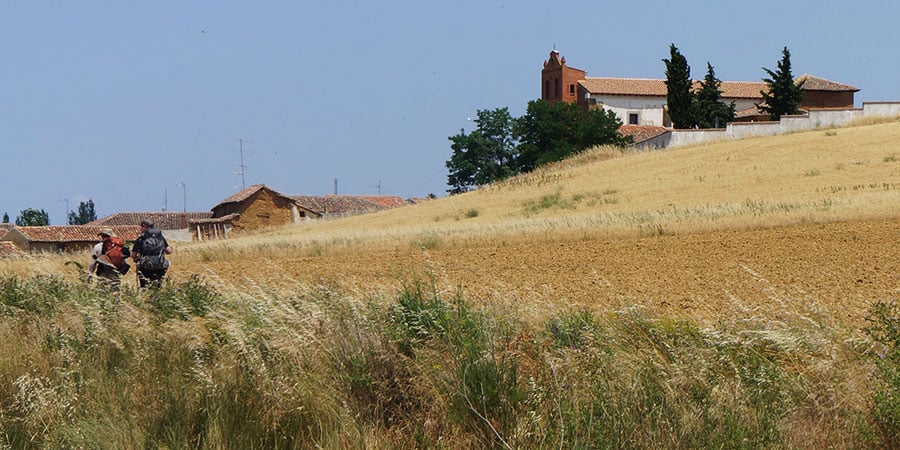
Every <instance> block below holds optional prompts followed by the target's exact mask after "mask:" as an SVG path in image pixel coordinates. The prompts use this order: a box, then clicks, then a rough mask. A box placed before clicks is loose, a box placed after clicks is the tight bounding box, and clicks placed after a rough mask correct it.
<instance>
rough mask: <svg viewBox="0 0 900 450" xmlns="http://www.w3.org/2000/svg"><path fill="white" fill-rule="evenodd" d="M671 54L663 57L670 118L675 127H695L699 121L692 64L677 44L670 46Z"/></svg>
mask: <svg viewBox="0 0 900 450" xmlns="http://www.w3.org/2000/svg"><path fill="white" fill-rule="evenodd" d="M669 55H670V59H663V62H664V63H666V104H667V105H668V108H669V118H671V119H672V126H674V127H675V128H693V127H694V125H696V124H697V123H696V121H695V120H694V114H693V113H694V94H693V92H692V90H691V88H692V87H693V86H692V85H693V81H692V80H691V66H689V65H688V63H687V59H686V58H685V57H684V56H683V55H682V54H681V52H680V51H678V48H677V47H675V44H671V45H670V46H669Z"/></svg>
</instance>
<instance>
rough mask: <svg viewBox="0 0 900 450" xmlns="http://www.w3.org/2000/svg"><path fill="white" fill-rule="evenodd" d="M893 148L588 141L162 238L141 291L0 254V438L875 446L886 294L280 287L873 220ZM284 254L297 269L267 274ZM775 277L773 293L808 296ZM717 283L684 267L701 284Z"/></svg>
mask: <svg viewBox="0 0 900 450" xmlns="http://www.w3.org/2000/svg"><path fill="white" fill-rule="evenodd" d="M897 139H900V122H897V121H893V122H889V123H882V124H874V125H866V126H859V127H851V128H846V129H836V130H818V131H814V132H809V133H797V134H792V135H785V136H778V137H774V138H766V139H748V140H744V141H738V142H728V143H720V144H710V145H704V146H699V147H696V148H686V149H678V150H672V151H660V152H648V153H627V154H626V153H622V152H619V151H618V150H611V149H599V150H597V151H594V152H589V153H586V154H583V155H580V156H578V157H576V158H574V159H571V160H568V161H565V162H563V163H561V164H558V165H555V166H553V167H548V168H544V169H541V170H539V171H536V172H534V173H531V174H527V175H524V176H522V177H517V178H514V179H512V180H509V181H507V182H504V183H500V184H498V185H495V186H490V187H487V188H485V189H481V190H479V191H476V192H472V193H468V194H464V195H460V196H455V197H452V198H447V199H441V200H438V201H435V202H430V203H426V204H423V205H417V206H414V207H408V208H401V209H398V210H393V211H387V212H383V213H378V214H373V215H369V216H365V217H359V218H349V219H344V220H335V221H329V222H324V223H313V224H307V225H304V226H301V227H294V228H290V229H284V230H272V231H271V232H268V233H263V234H260V235H257V236H250V237H246V238H240V239H233V240H228V241H222V242H208V243H199V244H196V243H195V244H185V245H183V246H180V248H179V249H178V250H177V252H176V254H175V255H173V265H174V266H173V267H176V268H177V270H175V271H174V272H173V274H172V281H171V282H170V283H169V284H167V285H166V286H164V288H163V289H160V290H158V291H148V292H139V291H137V290H135V288H134V286H133V284H131V283H126V285H125V286H124V288H123V290H122V291H121V292H118V293H113V292H108V291H106V290H104V289H102V288H101V287H99V286H97V285H95V284H92V283H89V282H87V280H85V279H83V278H81V277H80V276H79V275H80V272H81V270H79V269H78V268H77V267H74V266H75V265H74V264H70V263H69V260H71V259H73V256H72V255H63V256H56V255H46V256H35V257H32V256H29V257H27V258H23V259H21V260H0V346H2V348H0V352H2V353H0V354H2V356H0V448H11V449H19V448H53V449H56V448H172V449H175V448H178V449H181V448H197V449H220V448H221V449H224V448H229V449H230V448H235V449H247V448H251V449H252V448H259V449H271V448H399V449H406V448H446V449H457V448H466V449H468V448H815V449H818V448H879V447H880V448H897V447H898V446H900V395H897V392H900V391H898V389H900V331H898V330H900V308H898V306H897V305H896V303H894V301H896V298H895V297H893V298H892V297H890V295H892V294H887V295H888V297H887V298H881V297H880V295H881V294H879V298H874V299H873V298H869V297H861V298H857V297H852V298H851V296H850V294H848V299H847V307H850V306H851V305H850V304H851V303H852V306H853V307H859V308H864V309H863V310H864V311H868V313H867V319H866V321H865V326H850V325H848V323H846V322H844V321H843V320H844V319H838V318H836V317H835V315H833V311H831V310H825V309H821V308H818V307H817V306H816V305H817V301H816V300H817V299H818V298H817V296H819V297H821V291H816V290H815V286H810V288H808V289H804V290H802V292H800V294H802V296H801V297H802V300H803V301H796V302H795V301H787V300H790V299H793V297H791V298H787V297H785V298H781V296H779V295H778V292H777V291H772V289H774V288H773V287H772V285H769V284H767V283H764V282H763V281H765V278H764V277H763V275H766V273H764V272H763V270H762V269H757V270H750V269H749V267H750V266H747V267H748V269H747V270H745V271H744V272H742V273H746V274H747V275H745V276H744V277H743V278H746V279H748V281H747V282H748V283H753V284H754V288H755V289H756V290H757V291H761V292H763V293H768V292H772V293H771V294H770V297H775V300H776V301H779V302H782V300H785V301H783V302H782V303H784V304H783V305H782V307H780V308H778V309H777V310H776V311H764V312H765V313H766V314H751V315H745V316H734V317H731V316H729V315H727V314H723V315H721V316H716V318H715V320H705V321H702V322H701V321H698V320H694V319H693V318H692V317H691V315H690V312H691V311H687V312H685V313H684V314H682V315H679V316H678V317H677V318H675V317H666V316H660V315H657V314H654V313H653V312H651V311H650V310H647V309H642V308H641V307H637V306H628V305H629V304H633V303H630V302H629V301H628V300H629V299H630V297H627V296H621V297H622V298H623V299H625V300H624V301H623V302H622V303H621V304H617V306H615V307H604V308H600V307H589V306H590V303H589V302H584V303H579V304H576V305H574V306H573V304H566V303H565V302H552V301H548V299H547V298H544V297H539V296H540V295H548V296H553V295H555V294H558V293H555V292H550V293H547V292H543V291H539V290H532V291H527V290H526V291H522V292H517V293H516V296H515V297H514V298H513V297H512V296H509V297H504V296H503V295H500V294H497V295H494V296H490V297H488V298H477V299H475V298H470V296H471V295H472V292H471V291H470V292H467V291H465V290H463V289H462V288H459V289H453V288H450V289H448V288H447V283H448V282H449V283H453V282H455V281H456V280H453V279H449V280H448V279H441V280H438V278H439V275H440V274H435V277H434V278H429V277H428V276H423V275H421V274H422V273H425V274H427V273H428V272H429V271H430V270H431V269H432V267H431V266H427V265H423V267H409V268H408V269H409V273H419V274H420V275H412V276H409V278H403V277H404V276H403V275H398V277H397V278H396V279H393V280H389V281H391V282H392V283H386V284H385V285H391V284H393V285H395V286H399V287H397V288H396V289H369V287H370V286H358V285H355V284H354V283H355V282H356V281H357V280H365V279H366V278H362V277H359V278H352V277H348V278H347V279H345V280H341V282H331V279H326V278H321V279H312V278H304V277H302V276H301V275H303V269H304V265H311V264H320V265H321V266H322V267H331V266H328V264H327V263H328V262H329V261H331V260H335V259H343V260H346V259H349V257H350V256H352V255H354V254H357V253H362V252H360V249H362V248H366V249H371V248H375V249H379V250H382V249H383V250H385V251H387V250H389V251H391V252H393V253H394V254H397V255H405V254H407V253H416V254H418V255H423V254H424V255H426V256H427V255H428V254H429V252H430V253H431V254H437V253H438V251H444V252H448V253H452V252H453V251H454V250H456V251H458V250H462V249H467V248H472V247H475V248H478V249H482V248H484V249H486V251H484V252H476V253H471V254H474V255H481V256H480V257H487V256H486V255H490V254H491V253H492V250H493V249H495V248H496V247H497V246H498V245H504V243H509V242H513V241H526V242H528V243H529V244H533V245H534V246H537V247H541V246H546V247H549V248H558V247H559V246H558V245H557V244H559V243H560V242H571V241H572V237H573V236H574V239H575V241H574V242H589V241H591V240H594V239H607V240H611V241H615V240H617V239H619V238H621V237H622V236H624V235H628V236H634V235H637V236H647V239H649V240H652V241H651V242H652V243H654V244H657V243H660V242H662V241H664V240H665V243H667V244H669V243H673V242H675V241H676V240H677V238H678V237H680V236H681V235H687V234H691V233H698V234H700V237H699V238H698V239H699V240H691V241H690V242H699V241H702V240H703V236H702V233H703V232H704V231H707V230H753V229H759V228H767V227H772V228H777V227H779V226H783V225H791V224H809V223H822V222H842V221H849V220H851V219H854V218H874V219H878V218H889V219H893V218H896V217H897V213H898V211H900V209H898V206H900V162H898V160H897V150H896V144H895V143H896V142H897ZM885 223H889V224H894V223H896V222H895V221H886V222H885ZM888 235H889V234H888ZM663 237H665V239H663ZM788 237H790V236H788ZM669 238H672V239H669ZM857 238H858V236H857V235H856V234H848V236H847V239H849V242H854V239H857ZM832 244H834V243H832ZM838 244H839V243H838ZM838 244H835V245H838ZM491 246H494V247H491ZM695 246H699V244H696V245H695ZM884 246H886V248H890V247H891V246H893V247H894V248H896V246H897V243H896V241H891V240H890V239H888V240H885V242H884ZM652 247H653V246H644V247H642V248H646V249H647V250H642V251H646V252H651V251H652V250H650V249H651V248H652ZM612 248H615V247H612ZM816 248H817V249H819V250H821V251H823V252H824V251H826V249H830V248H832V245H829V246H826V245H819V246H816ZM848 248H849V247H848ZM854 248H855V247H854ZM865 248H868V247H865ZM710 251H712V250H710ZM547 254H548V255H552V252H548V253H547ZM854 254H855V253H854ZM896 254H897V253H891V252H889V251H886V252H883V253H879V255H883V256H884V258H885V259H887V258H890V257H891V256H892V255H896ZM301 256H302V258H301ZM649 256H650V258H649V259H648V260H647V261H650V262H649V263H647V264H659V265H661V264H663V263H667V261H662V260H659V261H657V260H655V259H654V258H653V257H654V256H656V254H651V255H649ZM704 256H707V257H708V256H709V255H699V256H698V257H697V258H695V259H696V260H701V259H704ZM765 256H766V257H768V256H771V255H770V254H768V253H766V254H765ZM826 256H833V255H832V254H831V253H829V254H828V255H826ZM549 257H552V256H548V258H549ZM74 258H75V259H78V258H80V256H77V257H74ZM84 258H85V259H86V258H87V256H86V255H84ZM748 259H750V257H749V256H746V255H744V256H742V257H740V258H738V259H737V262H738V263H745V262H746V261H747V260H748ZM764 259H765V258H762V259H760V260H759V262H758V265H760V266H764V263H765V261H764ZM751 260H754V261H756V260H755V259H751ZM298 261H299V262H298ZM360 261H362V262H361V263H360V264H365V261H366V260H365V259H363V260H360ZM598 261H604V260H603V259H598ZM791 261H793V260H791ZM505 262H506V263H509V261H505ZM803 262H804V263H808V262H809V261H803ZM550 263H551V264H552V263H553V261H550ZM675 263H677V264H683V262H680V261H676V262H675ZM289 264H296V265H295V266H294V269H296V270H295V272H294V274H299V275H290V274H288V273H286V272H287V271H284V273H282V272H280V271H278V270H271V271H270V270H268V268H285V267H287V266H288V265H289ZM794 265H795V266H797V265H799V262H795V264H794ZM871 265H873V266H876V265H877V266H878V267H880V269H879V270H880V271H881V272H891V271H892V270H893V269H892V268H894V267H896V262H895V261H893V260H892V261H873V262H872V264H871ZM691 266H693V265H691ZM696 266H697V267H701V268H702V267H704V266H702V265H700V264H696ZM519 267H525V268H526V269H527V267H529V266H527V264H515V265H512V270H513V271H515V270H519V271H526V272H527V270H526V269H516V268H519ZM660 267H663V266H660ZM753 267H754V268H755V267H756V266H755V265H754V266H753ZM781 267H790V265H786V266H775V268H776V269H778V270H780V268H781ZM822 267H834V266H828V265H825V264H823V266H822ZM600 269H602V268H600ZM633 270H637V269H633ZM795 270H796V269H795ZM773 271H774V270H773ZM660 272H661V273H662V271H660ZM881 272H872V273H874V276H875V279H877V280H891V278H890V277H891V276H893V277H896V273H893V274H892V273H881ZM796 273H798V272H794V273H793V274H792V273H788V274H787V275H786V276H785V279H787V280H789V283H790V286H806V284H803V283H801V282H800V281H796V282H795V281H790V278H791V276H792V275H796ZM865 273H868V272H865ZM725 274H727V272H719V273H718V274H714V273H711V272H709V271H704V270H703V269H698V273H696V274H694V273H688V274H687V275H688V278H692V276H694V275H695V276H696V278H695V279H696V280H699V281H698V283H700V284H702V282H704V281H707V280H706V279H707V278H709V277H716V279H715V280H711V281H715V283H711V284H714V285H715V286H716V287H718V285H719V284H721V283H724V282H725V281H724V280H726V278H725ZM338 275H340V274H338ZM527 275H528V274H527V273H525V276H527ZM826 275H827V274H826ZM485 276H486V277H488V278H490V277H496V276H497V275H496V274H495V273H488V274H485ZM845 278H846V277H845ZM485 279H487V278H485ZM626 279H627V278H626ZM733 279H742V278H733ZM848 279H850V278H848ZM315 280H318V281H315ZM728 280H731V279H728ZM801 281H802V280H801ZM850 281H851V282H852V283H856V282H857V281H856V279H855V278H852V279H850ZM863 281H866V280H863V279H860V280H859V282H860V283H862V282H863ZM659 284H660V285H661V287H662V289H663V290H665V289H666V288H667V286H669V289H671V285H666V284H665V282H663V281H660V283H659ZM812 284H814V283H812ZM842 286H843V285H842ZM731 288H732V286H725V289H726V294H727V293H729V292H736V291H735V290H733V289H731ZM890 289H891V288H890V287H888V288H886V289H884V290H878V291H872V292H880V293H884V292H887V293H895V292H898V291H896V290H890ZM607 290H610V289H608V288H607ZM597 292H599V291H598V288H594V290H592V291H588V292H585V293H584V295H586V296H590V295H594V294H595V293H597ZM792 292H793V291H792ZM864 292H870V291H864ZM615 294H616V295H619V294H618V293H615ZM716 295H718V296H722V295H723V294H722V292H717V294H716ZM557 296H558V295H557ZM619 296H620V295H619ZM663 300H665V299H663ZM691 300H696V299H691ZM709 300H710V301H712V300H714V298H713V296H709ZM892 300H893V301H892ZM747 306H748V308H751V309H752V308H765V305H758V304H750V305H747Z"/></svg>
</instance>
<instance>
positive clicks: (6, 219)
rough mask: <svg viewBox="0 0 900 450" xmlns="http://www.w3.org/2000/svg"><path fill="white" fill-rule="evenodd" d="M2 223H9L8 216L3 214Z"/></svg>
mask: <svg viewBox="0 0 900 450" xmlns="http://www.w3.org/2000/svg"><path fill="white" fill-rule="evenodd" d="M3 223H9V214H7V213H5V212H4V213H3Z"/></svg>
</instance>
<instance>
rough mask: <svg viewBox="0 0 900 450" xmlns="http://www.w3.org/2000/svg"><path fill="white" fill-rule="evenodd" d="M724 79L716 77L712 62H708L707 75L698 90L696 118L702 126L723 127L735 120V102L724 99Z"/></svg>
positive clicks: (698, 124)
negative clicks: (726, 101)
mask: <svg viewBox="0 0 900 450" xmlns="http://www.w3.org/2000/svg"><path fill="white" fill-rule="evenodd" d="M721 87H722V81H721V80H719V79H718V78H716V72H715V70H714V69H713V66H712V64H710V63H709V62H707V63H706V76H705V77H704V78H703V81H701V82H700V90H699V91H698V92H697V102H696V104H695V105H696V109H695V111H694V118H695V119H696V121H697V126H698V127H700V128H721V127H724V126H725V124H726V123H727V122H731V121H733V120H734V115H735V105H734V102H731V103H725V102H723V101H722V89H721Z"/></svg>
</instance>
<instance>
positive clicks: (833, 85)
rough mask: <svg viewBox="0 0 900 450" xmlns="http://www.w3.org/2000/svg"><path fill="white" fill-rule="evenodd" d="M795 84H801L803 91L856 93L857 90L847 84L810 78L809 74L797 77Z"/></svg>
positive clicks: (814, 77)
mask: <svg viewBox="0 0 900 450" xmlns="http://www.w3.org/2000/svg"><path fill="white" fill-rule="evenodd" d="M794 81H795V82H797V83H799V82H801V81H802V82H803V90H804V91H834V92H848V91H849V92H857V91H859V88H857V87H853V86H850V85H849V84H843V83H838V82H836V81H831V80H826V79H824V78H819V77H816V76H812V75H810V74H806V73H805V74H803V75H800V76H799V77H797V78H796V79H795V80H794Z"/></svg>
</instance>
